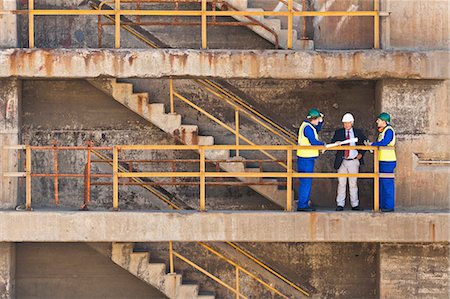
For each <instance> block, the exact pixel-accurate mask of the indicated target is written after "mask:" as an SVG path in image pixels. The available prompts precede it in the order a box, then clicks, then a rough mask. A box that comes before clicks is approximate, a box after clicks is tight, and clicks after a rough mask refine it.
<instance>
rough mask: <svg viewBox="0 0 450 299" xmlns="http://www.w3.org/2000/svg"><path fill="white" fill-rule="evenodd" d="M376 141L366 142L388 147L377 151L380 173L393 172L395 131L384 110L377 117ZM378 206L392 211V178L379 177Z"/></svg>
mask: <svg viewBox="0 0 450 299" xmlns="http://www.w3.org/2000/svg"><path fill="white" fill-rule="evenodd" d="M376 122H377V127H378V132H379V135H378V141H376V142H373V143H370V142H368V143H366V145H372V146H385V147H389V148H388V149H380V150H379V151H378V161H379V169H380V173H394V169H395V167H396V166H397V162H396V161H397V159H396V156H395V148H394V146H395V131H394V129H393V128H392V126H391V125H390V122H391V116H390V115H389V114H387V113H386V112H382V113H380V115H378V117H377V120H376ZM379 190H380V191H379V195H380V208H381V211H382V212H393V211H394V205H395V183H394V178H380V189H379Z"/></svg>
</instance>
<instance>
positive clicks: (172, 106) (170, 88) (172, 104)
mask: <svg viewBox="0 0 450 299" xmlns="http://www.w3.org/2000/svg"><path fill="white" fill-rule="evenodd" d="M169 90H170V114H175V107H174V103H173V80H172V78H171V79H169Z"/></svg>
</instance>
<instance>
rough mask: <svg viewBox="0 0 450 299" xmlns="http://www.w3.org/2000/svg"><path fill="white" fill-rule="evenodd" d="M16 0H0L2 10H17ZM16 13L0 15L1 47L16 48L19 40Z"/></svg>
mask: <svg viewBox="0 0 450 299" xmlns="http://www.w3.org/2000/svg"><path fill="white" fill-rule="evenodd" d="M15 9H16V0H0V10H15ZM17 39H18V37H17V17H16V15H0V49H1V48H15V47H17V46H18V42H17Z"/></svg>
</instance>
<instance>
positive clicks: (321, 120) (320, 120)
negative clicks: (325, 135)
mask: <svg viewBox="0 0 450 299" xmlns="http://www.w3.org/2000/svg"><path fill="white" fill-rule="evenodd" d="M324 116H325V115H323V113H320V118H319V122H323V117H324Z"/></svg>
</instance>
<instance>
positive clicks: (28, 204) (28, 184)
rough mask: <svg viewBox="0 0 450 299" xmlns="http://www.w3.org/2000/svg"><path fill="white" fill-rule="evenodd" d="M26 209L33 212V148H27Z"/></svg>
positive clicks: (28, 146)
mask: <svg viewBox="0 0 450 299" xmlns="http://www.w3.org/2000/svg"><path fill="white" fill-rule="evenodd" d="M25 181H26V182H25V192H26V194H25V207H26V209H27V211H31V146H30V145H27V146H26V147H25Z"/></svg>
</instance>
